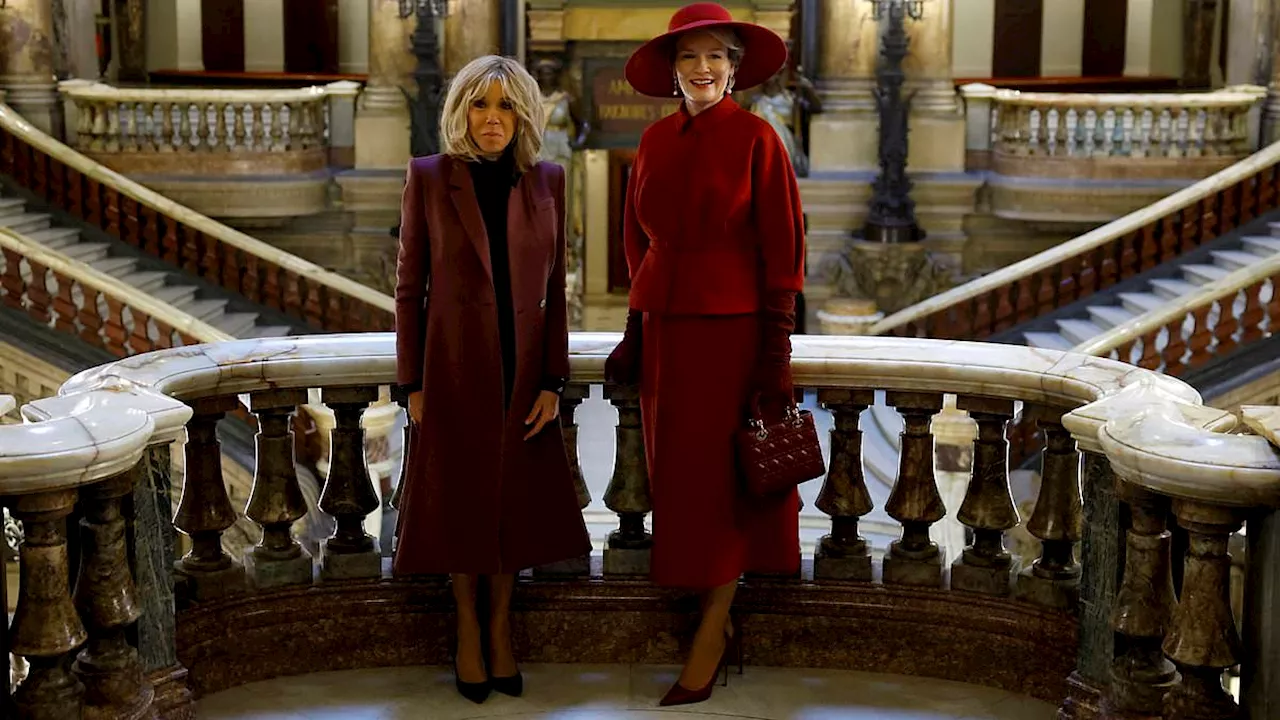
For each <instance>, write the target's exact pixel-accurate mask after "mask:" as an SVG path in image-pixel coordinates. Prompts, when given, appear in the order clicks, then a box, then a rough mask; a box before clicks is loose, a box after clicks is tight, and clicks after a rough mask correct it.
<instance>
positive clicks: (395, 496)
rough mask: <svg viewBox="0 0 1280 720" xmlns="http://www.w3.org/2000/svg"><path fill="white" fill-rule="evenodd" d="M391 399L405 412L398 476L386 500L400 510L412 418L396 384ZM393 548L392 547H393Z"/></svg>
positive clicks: (406, 473)
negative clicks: (389, 496) (388, 498)
mask: <svg viewBox="0 0 1280 720" xmlns="http://www.w3.org/2000/svg"><path fill="white" fill-rule="evenodd" d="M391 400H392V402H394V403H395V404H397V405H399V406H400V407H401V409H402V410H403V411H404V414H405V422H404V430H402V431H401V432H402V433H403V441H402V442H401V446H400V477H399V479H397V480H396V487H395V489H394V490H392V491H391V498H390V500H388V501H387V504H388V505H390V507H391V509H392V510H395V511H397V512H399V511H400V501H401V499H403V498H404V489H405V483H406V481H407V480H408V477H409V452H410V450H411V448H412V447H413V436H414V429H413V420H411V419H409V395H408V394H407V393H405V392H404V391H402V390H401V389H400V387H399V386H398V385H392V386H391ZM393 549H394V548H393Z"/></svg>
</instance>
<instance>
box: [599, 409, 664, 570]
mask: <svg viewBox="0 0 1280 720" xmlns="http://www.w3.org/2000/svg"><path fill="white" fill-rule="evenodd" d="M604 395H605V398H606V399H607V400H608V401H609V402H610V403H612V404H613V406H614V407H616V408H617V409H618V428H617V443H616V453H615V456H614V463H613V477H611V478H609V487H608V488H607V489H606V490H605V493H604V504H605V507H607V508H609V509H610V510H612V511H614V512H615V513H617V514H618V520H619V524H618V529H617V530H614V531H613V532H611V533H609V542H608V545H607V546H606V547H605V551H604V572H605V574H606V575H647V574H648V573H649V551H650V549H651V548H652V547H653V536H652V535H650V534H649V533H648V532H646V531H645V529H644V516H645V515H646V514H648V513H649V512H651V511H652V510H653V504H652V502H651V501H650V498H649V468H648V463H647V461H646V459H645V452H644V435H643V433H642V431H641V428H640V391H639V390H638V389H636V388H634V387H623V386H613V385H608V386H605V391H604Z"/></svg>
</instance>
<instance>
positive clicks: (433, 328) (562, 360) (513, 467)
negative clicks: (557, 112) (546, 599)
mask: <svg viewBox="0 0 1280 720" xmlns="http://www.w3.org/2000/svg"><path fill="white" fill-rule="evenodd" d="M542 114H543V111H542V103H541V101H540V94H539V92H538V85H537V83H536V82H534V80H533V78H532V77H530V75H529V73H527V72H525V70H524V68H522V67H521V66H520V65H519V63H517V62H516V61H514V60H511V59H509V58H502V57H496V56H488V57H482V58H479V59H477V60H474V61H472V62H471V63H470V64H468V65H467V66H466V67H464V68H463V69H462V70H460V71H459V72H458V74H457V75H456V76H455V77H454V79H453V82H452V83H451V85H450V86H449V92H448V95H447V96H446V98H445V102H444V110H443V113H442V116H441V120H440V137H441V141H442V145H443V147H444V149H445V151H444V153H443V154H440V155H433V156H431V157H425V158H418V159H415V160H413V161H412V162H411V163H410V165H409V173H408V182H407V184H406V186H405V189H404V200H403V204H402V208H401V232H400V255H399V260H398V262H397V265H396V375H397V382H399V383H400V385H402V386H403V387H404V388H405V389H407V390H408V391H410V393H411V394H410V395H409V414H410V417H411V419H412V421H413V428H414V433H413V440H412V442H411V445H410V447H409V448H408V450H409V460H408V462H409V468H408V473H407V474H406V476H405V483H406V484H405V488H404V491H403V494H402V496H401V499H400V519H399V528H398V538H399V539H398V541H397V545H396V553H395V561H394V566H393V567H394V570H395V572H396V574H398V575H414V574H444V573H448V574H449V575H450V576H451V579H452V585H453V594H454V598H455V600H456V601H457V605H458V647H457V654H456V655H455V658H454V662H455V672H456V674H457V686H458V690H459V692H461V693H462V694H463V695H464V696H466V697H467V698H469V699H471V700H474V701H476V702H483V701H484V699H485V698H486V697H488V695H489V691H490V689H491V688H492V689H494V690H497V691H499V692H503V693H507V694H511V695H519V694H520V692H521V691H522V688H523V680H522V678H521V675H520V673H519V671H518V669H517V667H516V662H515V659H514V656H513V654H512V649H511V621H510V608H511V593H512V590H513V588H514V587H515V574H516V573H518V572H519V571H520V570H522V569H524V568H528V567H533V566H538V565H544V564H548V563H552V562H557V561H560V560H565V559H568V558H571V557H578V556H582V555H584V554H586V553H588V552H590V550H591V543H590V540H589V539H588V537H587V531H586V527H585V526H584V524H583V521H582V514H581V512H580V511H579V509H578V499H577V494H576V492H575V490H574V486H573V480H572V478H571V476H570V470H569V463H568V458H567V455H566V454H565V449H564V439H563V437H562V436H561V431H560V424H559V423H558V422H557V421H556V418H557V416H558V412H559V403H560V392H561V391H562V390H563V388H564V384H565V382H566V381H567V380H568V377H569V330H568V314H567V306H566V302H565V266H564V254H565V234H564V227H565V217H564V207H565V203H564V171H563V170H561V169H560V167H559V166H557V165H553V164H550V163H545V162H538V153H539V151H540V149H541V146H542V136H541V133H542V125H543V122H542ZM481 575H483V576H487V577H488V579H489V585H490V608H489V617H488V628H487V631H488V633H487V634H488V637H489V648H488V653H487V656H486V653H485V652H484V650H483V648H482V642H481V638H482V632H481V626H480V620H479V617H478V614H477V611H476V593H475V589H476V582H477V577H478V576H481ZM486 665H487V669H486Z"/></svg>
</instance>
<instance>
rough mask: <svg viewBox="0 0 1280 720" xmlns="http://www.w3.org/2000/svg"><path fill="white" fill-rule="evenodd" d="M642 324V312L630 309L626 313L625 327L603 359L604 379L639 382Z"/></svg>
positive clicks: (616, 383) (625, 382)
mask: <svg viewBox="0 0 1280 720" xmlns="http://www.w3.org/2000/svg"><path fill="white" fill-rule="evenodd" d="M643 325H644V313H642V312H640V311H638V310H632V311H631V312H629V313H628V314H627V328H626V330H624V331H623V333H622V340H621V341H619V342H618V345H617V347H615V348H614V349H613V352H611V353H609V358H608V359H607V360H605V361H604V379H605V380H606V381H607V382H611V383H614V384H615V385H636V384H638V383H639V382H640V347H641V339H640V332H641V328H642V327H643Z"/></svg>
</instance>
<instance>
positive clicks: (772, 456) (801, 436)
mask: <svg viewBox="0 0 1280 720" xmlns="http://www.w3.org/2000/svg"><path fill="white" fill-rule="evenodd" d="M751 405H752V415H751V417H750V418H748V419H747V426H746V427H745V428H742V429H741V430H739V431H738V436H737V438H736V440H737V446H738V466H739V468H740V469H741V472H742V476H743V484H744V485H745V486H746V491H747V494H748V495H752V496H754V497H761V498H764V497H773V496H777V495H780V494H782V493H785V492H788V491H789V490H791V489H792V488H795V487H796V486H798V485H801V484H803V483H806V482H808V481H810V480H813V479H814V478H819V477H822V476H823V475H825V474H826V472H827V467H826V464H825V463H824V462H823V461H822V446H821V445H819V444H818V428H817V426H815V425H814V423H813V413H811V412H809V411H808V410H800V409H799V408H797V407H796V406H795V405H792V406H791V407H789V408H787V410H786V412H785V413H784V414H783V416H782V418H781V419H780V420H778V421H776V422H772V423H766V422H765V420H764V416H763V415H762V413H761V412H760V401H759V397H758V396H757V397H755V398H753V399H752V403H751Z"/></svg>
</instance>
